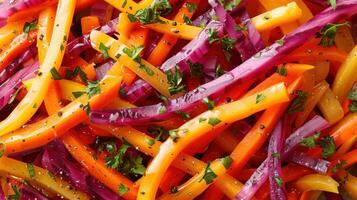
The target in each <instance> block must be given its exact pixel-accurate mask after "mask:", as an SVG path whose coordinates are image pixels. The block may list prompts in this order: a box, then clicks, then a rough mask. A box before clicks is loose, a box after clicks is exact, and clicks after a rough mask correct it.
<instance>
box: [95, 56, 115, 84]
mask: <svg viewBox="0 0 357 200" xmlns="http://www.w3.org/2000/svg"><path fill="white" fill-rule="evenodd" d="M113 65H114V62H113V61H112V60H110V61H108V62H106V63H104V64H102V65H101V66H99V67H97V68H95V72H96V75H97V79H98V80H101V79H102V78H103V77H104V76H105V74H106V73H107V71H108V70H109V69H110V68H111V67H112V66H113Z"/></svg>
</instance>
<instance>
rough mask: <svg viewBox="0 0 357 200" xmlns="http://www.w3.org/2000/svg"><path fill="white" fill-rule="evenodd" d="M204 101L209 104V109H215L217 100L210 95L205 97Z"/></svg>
mask: <svg viewBox="0 0 357 200" xmlns="http://www.w3.org/2000/svg"><path fill="white" fill-rule="evenodd" d="M202 102H203V103H204V104H205V105H206V106H207V108H208V110H213V108H214V106H215V104H216V102H214V101H212V100H210V99H209V98H208V97H205V98H204V99H203V100H202Z"/></svg>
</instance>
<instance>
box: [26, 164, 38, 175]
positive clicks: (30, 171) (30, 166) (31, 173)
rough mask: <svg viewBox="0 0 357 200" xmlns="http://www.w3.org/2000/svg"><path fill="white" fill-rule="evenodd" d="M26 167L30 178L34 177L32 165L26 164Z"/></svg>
mask: <svg viewBox="0 0 357 200" xmlns="http://www.w3.org/2000/svg"><path fill="white" fill-rule="evenodd" d="M26 167H27V170H28V172H29V175H30V178H33V177H35V175H36V173H35V168H34V167H33V165H32V164H31V163H27V164H26Z"/></svg>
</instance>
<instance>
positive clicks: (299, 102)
mask: <svg viewBox="0 0 357 200" xmlns="http://www.w3.org/2000/svg"><path fill="white" fill-rule="evenodd" d="M295 95H296V96H295V98H294V100H293V101H292V102H291V104H290V105H289V108H288V114H291V113H294V112H301V111H303V110H304V108H305V103H306V101H307V97H308V95H309V94H308V93H307V92H304V91H302V90H297V91H296V92H295Z"/></svg>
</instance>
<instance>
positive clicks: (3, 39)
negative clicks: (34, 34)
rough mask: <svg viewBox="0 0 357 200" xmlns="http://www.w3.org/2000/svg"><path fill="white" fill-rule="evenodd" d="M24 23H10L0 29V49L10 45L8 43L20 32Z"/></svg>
mask: <svg viewBox="0 0 357 200" xmlns="http://www.w3.org/2000/svg"><path fill="white" fill-rule="evenodd" d="M24 24H25V22H24V21H19V22H11V23H7V24H6V25H5V26H3V27H1V28H0V49H2V48H3V47H5V46H6V45H8V44H10V42H11V41H12V40H13V39H14V38H15V37H16V36H17V35H19V34H20V33H21V32H22V29H23V27H24Z"/></svg>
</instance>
